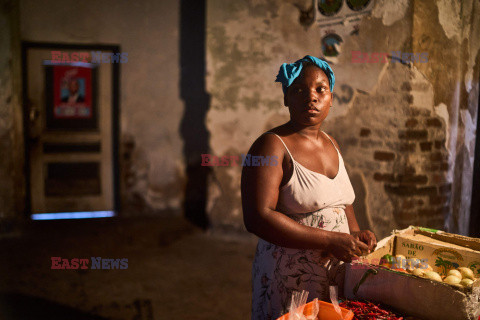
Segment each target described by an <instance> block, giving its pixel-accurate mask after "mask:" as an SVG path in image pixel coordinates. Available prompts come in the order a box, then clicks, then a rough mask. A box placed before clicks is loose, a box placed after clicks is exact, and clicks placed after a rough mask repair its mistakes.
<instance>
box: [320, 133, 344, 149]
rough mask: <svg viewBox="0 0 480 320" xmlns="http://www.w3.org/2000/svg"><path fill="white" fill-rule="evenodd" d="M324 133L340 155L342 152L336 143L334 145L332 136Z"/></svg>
mask: <svg viewBox="0 0 480 320" xmlns="http://www.w3.org/2000/svg"><path fill="white" fill-rule="evenodd" d="M322 132H323V134H324V135H325V136H327V138H328V140H330V142H331V143H332V144H333V147H334V148H335V150H337V152H338V154H340V150H338V149H337V146H336V145H335V143H333V140H332V138H330V136H329V135H328V134H326V133H325V131H323V130H322Z"/></svg>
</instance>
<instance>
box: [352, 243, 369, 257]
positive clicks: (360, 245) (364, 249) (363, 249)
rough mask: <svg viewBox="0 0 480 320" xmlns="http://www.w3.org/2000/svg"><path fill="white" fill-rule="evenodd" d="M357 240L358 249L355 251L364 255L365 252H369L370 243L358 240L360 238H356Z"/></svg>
mask: <svg viewBox="0 0 480 320" xmlns="http://www.w3.org/2000/svg"><path fill="white" fill-rule="evenodd" d="M355 241H356V243H355V244H356V249H357V250H355V253H356V254H358V255H362V254H363V253H364V252H368V245H366V244H365V243H363V242H362V241H358V240H355Z"/></svg>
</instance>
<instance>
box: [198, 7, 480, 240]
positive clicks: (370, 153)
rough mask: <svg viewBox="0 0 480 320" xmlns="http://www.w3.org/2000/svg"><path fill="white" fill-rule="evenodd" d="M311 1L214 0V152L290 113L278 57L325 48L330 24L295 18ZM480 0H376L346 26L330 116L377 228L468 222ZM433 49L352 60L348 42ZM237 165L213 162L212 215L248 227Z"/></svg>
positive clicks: (383, 231) (462, 226) (235, 148)
mask: <svg viewBox="0 0 480 320" xmlns="http://www.w3.org/2000/svg"><path fill="white" fill-rule="evenodd" d="M306 3H307V2H306V1H303V2H302V1H288V2H282V1H273V0H272V1H267V0H265V1H262V0H258V1H253V0H250V1H249V0H245V1H218V0H212V1H209V2H208V10H207V12H208V16H207V68H208V74H207V90H208V92H209V93H210V94H211V97H212V100H211V108H210V111H209V114H208V119H207V127H208V129H209V130H210V132H211V139H210V146H211V150H212V154H214V155H217V156H223V155H240V154H241V153H246V152H247V151H248V148H249V147H250V145H251V144H252V143H253V141H254V140H255V139H256V138H257V137H258V136H259V135H260V134H262V133H263V132H265V131H266V130H268V129H270V128H272V127H274V126H277V125H280V124H282V123H284V122H286V121H287V120H288V110H286V108H285V107H283V95H282V92H281V88H280V85H279V84H275V83H274V78H275V75H276V73H277V71H278V68H279V66H280V64H281V63H283V62H293V61H295V60H296V59H298V58H301V57H303V56H304V55H306V54H312V55H316V56H322V51H321V47H320V39H321V37H322V36H323V34H324V32H326V31H325V30H324V29H325V28H323V29H322V28H319V27H318V26H316V25H315V23H314V24H312V25H311V26H309V27H306V26H303V25H302V24H301V23H300V22H299V19H302V17H303V19H305V15H304V14H303V16H302V13H301V10H299V9H301V8H303V9H302V10H303V11H305V7H308V5H307V4H306ZM479 12H480V8H479V3H478V2H475V1H467V2H464V3H463V4H462V5H461V6H460V5H457V4H456V3H454V2H451V1H440V2H438V3H437V2H434V1H407V0H404V1H396V2H389V1H375V5H374V8H373V10H372V12H371V13H370V14H368V15H366V16H365V17H363V19H362V20H361V21H360V22H359V27H358V30H357V31H358V32H355V33H351V34H350V35H348V36H347V37H344V39H343V43H342V44H341V46H340V48H339V51H340V55H339V56H338V57H336V59H335V63H334V64H333V69H334V71H335V74H336V78H337V82H336V86H335V91H334V95H335V98H334V106H333V108H332V109H331V111H330V114H329V116H328V118H327V120H326V122H325V124H324V130H326V131H327V132H329V133H330V134H332V135H333V136H334V137H335V138H336V139H337V141H338V142H339V144H340V147H341V151H342V153H343V155H344V158H345V163H346V165H347V170H348V171H349V173H350V175H351V177H352V181H353V182H352V183H353V185H354V188H355V190H356V191H357V200H356V203H355V204H354V206H355V210H356V213H357V216H358V219H359V221H360V222H361V225H362V226H364V227H370V228H372V229H373V230H374V231H375V232H376V233H377V236H379V237H380V238H382V237H384V236H386V235H388V234H389V233H390V231H391V230H392V229H394V228H401V227H404V226H407V225H409V224H416V225H423V226H429V227H433V228H440V229H447V230H449V231H451V232H456V233H462V234H468V218H469V213H468V212H469V209H470V203H469V199H470V198H471V188H472V183H473V181H472V178H471V176H472V170H473V169H472V167H473V166H472V165H473V156H474V153H473V152H474V150H473V149H474V148H473V146H474V142H475V128H476V118H477V109H478V106H477V104H478V78H479V76H478V70H479V64H478V52H479V44H478V42H479V41H478V39H476V38H475V39H474V37H473V36H470V35H473V34H478V24H479V22H478V21H476V20H478V19H476V20H475V19H474V16H475V14H477V15H478V13H479ZM352 51H361V52H370V53H371V52H388V53H390V52H392V51H402V52H414V53H419V52H428V62H427V63H420V62H416V63H399V62H397V63H395V62H392V61H391V60H390V59H388V62H387V63H352V61H351V58H352V56H351V52H352ZM240 173H241V167H235V166H232V167H213V173H212V177H211V180H210V184H209V198H208V204H209V206H208V210H209V214H210V217H211V219H212V221H213V222H214V226H217V227H232V226H233V227H234V228H243V222H242V215H241V204H240V191H239V189H240Z"/></svg>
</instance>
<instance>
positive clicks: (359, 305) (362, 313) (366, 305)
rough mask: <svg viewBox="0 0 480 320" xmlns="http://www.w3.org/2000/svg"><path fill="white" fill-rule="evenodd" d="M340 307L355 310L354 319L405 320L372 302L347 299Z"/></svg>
mask: <svg viewBox="0 0 480 320" xmlns="http://www.w3.org/2000/svg"><path fill="white" fill-rule="evenodd" d="M340 307H342V308H345V309H349V310H351V311H352V312H353V314H354V317H353V320H377V319H383V320H403V317H398V316H397V315H396V314H395V313H393V312H391V311H387V310H384V309H382V308H380V307H379V306H377V305H376V304H374V303H372V302H368V301H367V302H362V301H351V300H345V301H343V302H341V303H340Z"/></svg>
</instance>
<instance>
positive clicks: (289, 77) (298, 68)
mask: <svg viewBox="0 0 480 320" xmlns="http://www.w3.org/2000/svg"><path fill="white" fill-rule="evenodd" d="M303 62H311V63H313V64H314V65H316V66H317V67H319V68H320V69H322V71H323V72H325V75H326V76H327V78H328V81H329V82H330V91H332V92H333V86H334V84H335V75H334V74H333V70H332V68H330V66H329V65H328V63H327V62H326V61H323V60H321V59H318V58H316V57H312V56H305V57H304V58H303V59H300V60H297V61H296V62H294V63H284V64H282V66H281V67H280V71H278V75H277V79H276V80H275V82H281V83H282V89H283V93H284V94H286V93H287V88H288V87H290V86H291V85H292V83H293V81H294V80H295V79H296V78H297V77H298V76H299V75H300V73H301V72H302V68H303Z"/></svg>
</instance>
